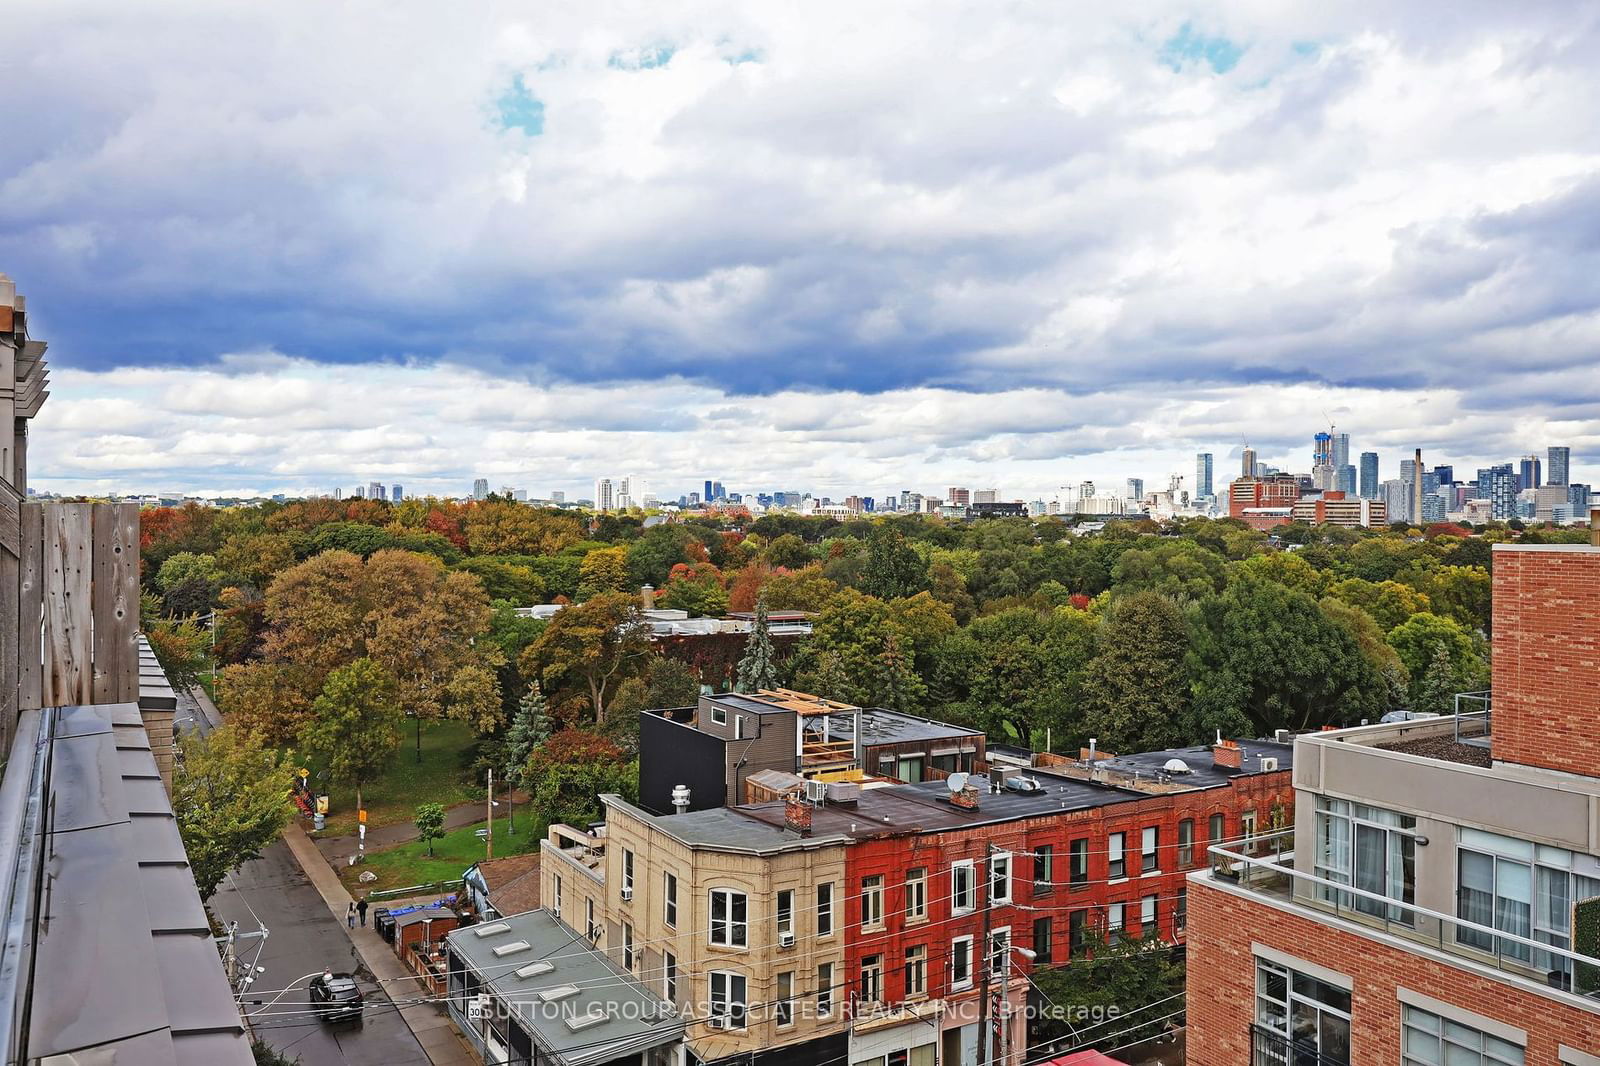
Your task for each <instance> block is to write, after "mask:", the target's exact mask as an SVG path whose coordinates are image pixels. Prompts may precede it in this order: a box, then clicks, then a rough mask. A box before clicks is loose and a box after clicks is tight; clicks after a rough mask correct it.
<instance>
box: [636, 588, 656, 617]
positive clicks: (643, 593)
mask: <svg viewBox="0 0 1600 1066" xmlns="http://www.w3.org/2000/svg"><path fill="white" fill-rule="evenodd" d="M655 605H656V587H655V586H654V585H646V586H645V587H644V588H642V589H640V590H639V606H640V607H643V608H644V609H645V610H647V611H649V610H652V609H654V607H655Z"/></svg>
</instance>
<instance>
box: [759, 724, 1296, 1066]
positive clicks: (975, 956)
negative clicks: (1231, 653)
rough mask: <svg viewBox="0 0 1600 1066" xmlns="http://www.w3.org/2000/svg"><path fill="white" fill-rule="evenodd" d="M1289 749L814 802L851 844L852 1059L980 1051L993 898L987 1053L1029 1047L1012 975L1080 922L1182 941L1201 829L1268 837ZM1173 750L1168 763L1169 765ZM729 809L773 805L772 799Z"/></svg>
mask: <svg viewBox="0 0 1600 1066" xmlns="http://www.w3.org/2000/svg"><path fill="white" fill-rule="evenodd" d="M1291 757H1292V748H1291V747H1290V746H1289V745H1287V744H1275V743H1271V742H1266V741H1260V742H1252V741H1245V742H1240V743H1234V742H1228V743H1227V744H1225V745H1223V746H1221V747H1219V748H1218V749H1216V752H1215V754H1214V752H1213V749H1211V748H1191V749H1183V750H1176V751H1166V752H1152V753H1146V754H1142V755H1138V756H1129V757H1125V758H1100V759H1096V760H1095V761H1094V762H1093V764H1092V767H1093V768H1092V769H1091V765H1090V764H1089V763H1088V762H1087V761H1085V762H1083V763H1079V764H1070V763H1069V764H1067V765H1064V766H1061V767H1056V768H1048V769H1044V768H1036V769H1032V770H1028V771H1007V773H1008V774H1009V775H1011V776H1013V777H1016V776H1025V777H1026V778H1027V779H1028V780H1029V781H1030V782H1031V783H1030V784H1029V785H1027V786H1024V787H1026V788H1027V789H1028V790H1027V791H1022V790H1019V789H1018V787H1017V785H1016V784H1012V785H1011V786H1009V787H1001V788H999V789H998V790H997V789H995V788H994V787H993V785H992V782H991V781H990V780H988V779H984V780H982V781H981V784H982V787H981V788H978V789H975V790H969V792H968V793H967V794H965V795H963V796H961V797H959V798H952V793H951V792H950V791H949V789H948V787H947V785H946V784H945V783H943V782H930V783H927V784H923V785H903V786H896V787H891V788H880V789H864V790H862V791H860V792H859V793H858V794H854V795H852V796H851V797H850V799H849V800H848V801H847V802H845V803H842V804H841V803H836V802H832V801H830V802H827V803H824V804H822V805H820V806H815V807H813V808H812V809H811V811H810V812H809V813H810V821H811V830H812V832H814V833H816V834H818V835H819V836H822V835H829V834H836V835H843V836H845V837H847V838H849V839H850V840H851V844H850V845H849V846H848V847H847V848H846V849H845V878H844V883H845V884H844V887H845V892H844V904H845V907H844V916H845V928H846V929H847V930H848V932H849V939H848V941H847V946H846V958H845V970H846V974H845V978H846V981H845V984H846V987H847V988H848V1002H849V1004H850V1007H851V1011H852V1035H851V1053H850V1060H851V1062H852V1063H869V1062H875V1061H877V1060H878V1059H880V1058H882V1059H883V1060H884V1061H885V1062H886V1063H892V1062H900V1061H904V1062H907V1063H910V1064H911V1066H915V1064H916V1063H917V1062H918V1060H919V1059H927V1056H928V1055H933V1056H935V1057H936V1060H937V1062H939V1063H941V1064H949V1066H962V1064H966V1066H973V1064H975V1063H979V1062H982V1061H983V1056H982V1054H981V1052H980V1049H979V1046H978V1033H979V1031H980V1016H981V1014H982V989H983V987H984V972H983V959H984V956H985V954H986V953H985V951H984V948H983V944H984V922H985V909H986V907H985V904H986V903H987V902H988V901H989V899H990V894H991V893H993V900H994V904H993V906H992V907H989V908H988V912H989V913H988V922H989V931H990V936H991V945H992V955H993V957H995V958H1003V959H1006V960H1008V961H1007V963H1006V964H1005V965H1004V967H1001V966H998V965H997V966H996V967H995V969H994V970H992V971H991V978H992V979H991V981H990V995H991V1000H990V1002H991V1024H993V1019H994V1016H995V1013H996V1012H997V1009H998V1011H999V1012H1000V1013H1004V1014H1005V1015H1006V1016H1007V1017H1008V1018H1009V1024H1007V1025H1004V1026H1000V1027H999V1029H1000V1031H1001V1032H1002V1033H1003V1036H1001V1037H999V1039H1000V1040H1003V1041H1004V1044H1003V1047H1002V1046H997V1047H996V1049H995V1052H994V1054H995V1059H996V1061H1003V1062H1021V1061H1024V1060H1025V1059H1027V1058H1031V1057H1034V1056H1032V1055H1029V1054H1026V1051H1027V1025H1026V1018H1025V1012H1024V1011H1023V1007H1024V1006H1025V1004H1026V1000H1027V989H1028V985H1027V981H1026V975H1027V974H1028V973H1029V972H1030V971H1031V970H1032V969H1033V968H1034V967H1035V966H1040V965H1048V964H1055V963H1062V962H1068V961H1069V960H1071V959H1072V958H1074V957H1076V956H1077V955H1078V953H1079V952H1080V951H1081V950H1082V947H1081V944H1082V941H1083V939H1084V937H1085V936H1086V935H1088V934H1090V933H1091V932H1092V933H1095V934H1099V935H1104V934H1105V933H1106V932H1107V931H1108V929H1109V930H1112V931H1115V930H1116V929H1119V928H1120V929H1122V930H1125V931H1126V932H1128V933H1129V934H1134V935H1139V934H1143V933H1145V932H1146V931H1149V930H1152V929H1153V930H1155V931H1157V932H1159V934H1160V935H1161V936H1162V938H1163V939H1166V940H1168V941H1173V942H1178V943H1181V942H1183V940H1184V939H1185V929H1184V926H1185V904H1184V889H1185V880H1184V878H1185V874H1186V873H1187V872H1189V871H1191V870H1193V869H1194V868H1196V867H1197V866H1199V865H1201V864H1203V863H1204V862H1205V857H1206V849H1207V847H1208V846H1209V845H1210V844H1211V843H1212V842H1213V841H1216V840H1236V839H1238V838H1240V837H1241V836H1251V835H1254V834H1256V833H1260V832H1265V831H1267V829H1268V828H1269V827H1271V826H1272V825H1273V824H1274V823H1275V821H1276V822H1282V821H1284V820H1285V819H1287V818H1288V816H1289V812H1290V811H1292V810H1293V796H1292V792H1291V785H1290V781H1289V773H1290V759H1291ZM1173 760H1179V761H1180V765H1177V766H1173V769H1174V770H1182V772H1169V770H1168V769H1167V767H1169V766H1172V765H1173ZM974 780H975V781H977V780H978V779H976V778H975V779H974ZM742 810H743V811H745V812H746V813H749V814H751V815H753V816H756V817H761V818H764V819H767V820H777V819H781V818H783V817H784V811H783V809H782V808H780V807H778V806H776V805H774V806H771V807H747V808H742ZM791 818H792V815H791ZM1010 948H1017V949H1023V950H1022V951H1012V950H1009V949H1010ZM1025 952H1027V953H1031V956H1030V955H1029V954H1025ZM1002 1002H1004V1003H1005V1004H1006V1006H1005V1007H1004V1008H1000V1004H1001V1003H1002ZM930 1044H936V1046H935V1047H933V1048H930V1047H929V1045H930ZM919 1053H920V1054H919ZM928 1061H933V1060H928Z"/></svg>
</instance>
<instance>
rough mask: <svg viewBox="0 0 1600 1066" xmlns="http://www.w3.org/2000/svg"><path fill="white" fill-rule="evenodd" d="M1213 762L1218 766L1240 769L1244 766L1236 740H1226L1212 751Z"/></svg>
mask: <svg viewBox="0 0 1600 1066" xmlns="http://www.w3.org/2000/svg"><path fill="white" fill-rule="evenodd" d="M1211 761H1212V762H1213V763H1215V764H1216V765H1218V766H1227V767H1231V768H1232V769H1235V770H1237V769H1239V768H1240V767H1241V766H1242V765H1243V760H1242V759H1241V752H1240V751H1239V743H1238V741H1234V740H1224V741H1222V743H1220V744H1217V745H1216V746H1214V747H1213V748H1212V749H1211Z"/></svg>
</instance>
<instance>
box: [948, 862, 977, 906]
mask: <svg viewBox="0 0 1600 1066" xmlns="http://www.w3.org/2000/svg"><path fill="white" fill-rule="evenodd" d="M977 906H978V874H977V869H976V867H975V866H974V865H973V862H972V860H971V859H965V860H963V861H961V862H958V863H955V864H953V865H952V866H951V867H950V909H951V910H952V911H954V912H955V913H956V914H966V913H967V912H968V911H971V910H975V909H976V908H977Z"/></svg>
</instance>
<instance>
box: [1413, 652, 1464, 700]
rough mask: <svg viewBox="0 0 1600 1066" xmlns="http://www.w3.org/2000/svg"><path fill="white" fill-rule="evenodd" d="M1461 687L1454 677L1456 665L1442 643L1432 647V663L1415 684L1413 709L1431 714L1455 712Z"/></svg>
mask: <svg viewBox="0 0 1600 1066" xmlns="http://www.w3.org/2000/svg"><path fill="white" fill-rule="evenodd" d="M1460 691H1461V685H1460V683H1459V682H1458V680H1457V677H1456V664H1455V661H1454V660H1453V659H1451V657H1450V649H1449V647H1448V646H1447V645H1446V644H1445V642H1444V641H1440V642H1439V643H1438V644H1437V645H1435V646H1434V651H1433V661H1432V662H1430V663H1429V664H1428V669H1427V670H1426V671H1424V672H1423V674H1422V677H1421V678H1420V679H1419V680H1418V682H1417V691H1416V700H1415V703H1414V708H1415V709H1416V710H1419V711H1424V712H1432V713H1433V714H1450V713H1452V712H1453V711H1454V710H1455V702H1456V700H1455V697H1456V693H1458V692H1460Z"/></svg>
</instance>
